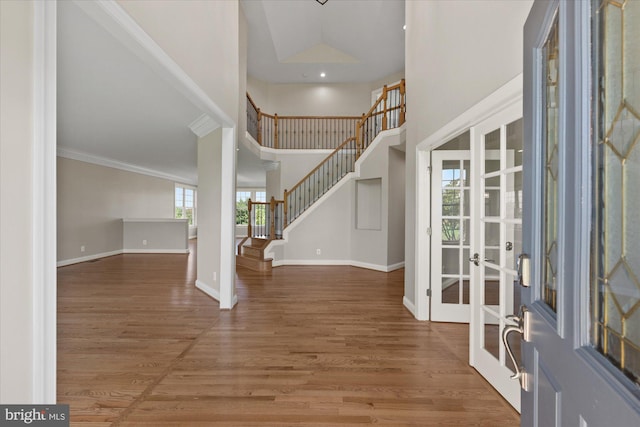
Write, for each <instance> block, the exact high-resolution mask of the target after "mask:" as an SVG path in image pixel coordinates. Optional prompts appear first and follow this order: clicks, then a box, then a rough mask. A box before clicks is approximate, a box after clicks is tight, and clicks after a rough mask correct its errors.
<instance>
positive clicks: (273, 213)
mask: <svg viewBox="0 0 640 427" xmlns="http://www.w3.org/2000/svg"><path fill="white" fill-rule="evenodd" d="M269 210H270V211H271V221H270V222H271V224H270V227H269V228H270V231H269V233H270V234H269V235H270V237H271V238H272V239H274V238H275V237H276V198H275V197H273V196H271V203H269Z"/></svg>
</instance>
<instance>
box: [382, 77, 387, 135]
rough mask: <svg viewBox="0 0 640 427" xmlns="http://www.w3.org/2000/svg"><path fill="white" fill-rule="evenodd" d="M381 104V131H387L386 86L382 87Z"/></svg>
mask: <svg viewBox="0 0 640 427" xmlns="http://www.w3.org/2000/svg"><path fill="white" fill-rule="evenodd" d="M382 102H384V105H383V107H384V108H383V111H384V112H383V114H382V130H387V85H384V87H383V88H382Z"/></svg>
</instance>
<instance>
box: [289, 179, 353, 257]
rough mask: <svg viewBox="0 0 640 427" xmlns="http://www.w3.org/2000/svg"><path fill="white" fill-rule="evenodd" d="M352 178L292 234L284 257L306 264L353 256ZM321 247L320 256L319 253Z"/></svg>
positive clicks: (301, 222)
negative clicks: (351, 249)
mask: <svg viewBox="0 0 640 427" xmlns="http://www.w3.org/2000/svg"><path fill="white" fill-rule="evenodd" d="M353 194H354V185H353V181H349V182H346V183H345V185H342V186H341V187H340V188H339V189H337V191H335V192H334V193H333V194H332V195H331V196H330V197H328V198H326V200H325V201H323V203H321V204H320V205H318V206H317V207H316V209H314V210H313V211H312V212H310V214H309V215H308V216H307V217H306V218H304V219H301V218H298V219H297V220H296V221H300V222H299V223H298V224H296V227H295V228H294V229H292V230H291V232H290V233H289V236H288V239H287V243H286V244H285V245H284V250H283V258H284V259H286V260H288V261H294V262H295V261H303V262H304V263H308V262H309V261H311V262H316V263H330V262H328V261H334V260H349V259H350V258H351V251H350V246H351V229H352V227H353V225H352V224H353V219H352V218H353V205H354V203H353V200H354V197H353ZM317 249H320V255H318V254H317V252H316V251H317Z"/></svg>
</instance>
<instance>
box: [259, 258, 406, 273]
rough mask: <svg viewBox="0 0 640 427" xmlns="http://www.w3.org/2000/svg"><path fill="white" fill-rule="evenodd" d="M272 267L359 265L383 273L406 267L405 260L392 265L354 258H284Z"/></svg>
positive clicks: (273, 263) (275, 262) (274, 262)
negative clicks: (354, 259) (355, 259)
mask: <svg viewBox="0 0 640 427" xmlns="http://www.w3.org/2000/svg"><path fill="white" fill-rule="evenodd" d="M271 265H272V267H281V266H283V265H342V266H345V265H346V266H351V267H359V268H366V269H368V270H375V271H381V272H383V273H388V272H390V271H394V270H397V269H399V268H402V267H404V261H403V262H399V263H396V264H392V265H380V264H371V263H368V262H361V261H353V260H349V259H347V260H345V259H283V260H278V261H273V262H272V263H271Z"/></svg>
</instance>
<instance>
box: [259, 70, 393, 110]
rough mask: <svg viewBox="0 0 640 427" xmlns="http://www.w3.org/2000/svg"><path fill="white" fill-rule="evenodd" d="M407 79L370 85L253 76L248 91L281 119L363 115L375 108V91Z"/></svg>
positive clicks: (260, 103) (381, 81)
mask: <svg viewBox="0 0 640 427" xmlns="http://www.w3.org/2000/svg"><path fill="white" fill-rule="evenodd" d="M403 77H404V73H395V74H392V75H391V76H388V77H386V78H383V79H380V80H377V81H374V82H369V83H343V84H336V83H332V84H299V83H297V84H283V83H278V84H276V83H266V82H263V81H260V80H257V79H254V78H252V77H249V78H248V79H247V90H248V92H249V95H251V98H252V99H253V101H254V102H255V103H256V105H257V107H258V108H260V109H261V110H262V111H263V112H265V113H269V114H275V113H277V114H278V115H280V116H288V115H290V116H361V115H362V114H363V113H366V112H368V111H369V109H370V108H371V92H372V91H373V90H375V89H378V88H380V87H382V86H384V85H385V84H391V83H394V82H396V81H398V80H400V79H402V78H403Z"/></svg>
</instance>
